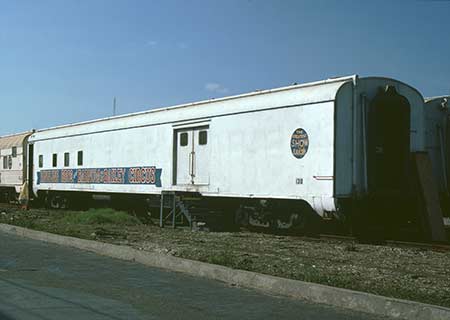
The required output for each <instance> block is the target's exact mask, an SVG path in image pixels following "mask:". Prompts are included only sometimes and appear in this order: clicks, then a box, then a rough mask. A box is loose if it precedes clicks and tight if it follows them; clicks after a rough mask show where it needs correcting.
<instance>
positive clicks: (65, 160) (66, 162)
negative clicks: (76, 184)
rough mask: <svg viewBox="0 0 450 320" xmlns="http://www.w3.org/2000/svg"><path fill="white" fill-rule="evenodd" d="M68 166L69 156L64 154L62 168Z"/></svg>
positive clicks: (66, 153)
mask: <svg viewBox="0 0 450 320" xmlns="http://www.w3.org/2000/svg"><path fill="white" fill-rule="evenodd" d="M69 165H70V154H69V153H68V152H65V153H64V167H68V166H69Z"/></svg>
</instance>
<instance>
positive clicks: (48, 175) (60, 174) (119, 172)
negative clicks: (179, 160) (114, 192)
mask: <svg viewBox="0 0 450 320" xmlns="http://www.w3.org/2000/svg"><path fill="white" fill-rule="evenodd" d="M161 173H162V169H157V168H156V167H120V168H82V169H51V170H41V171H38V172H37V184H41V183H79V184H81V183H86V184H88V183H90V184H148V185H155V186H156V187H161Z"/></svg>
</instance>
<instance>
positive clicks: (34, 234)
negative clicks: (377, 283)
mask: <svg viewBox="0 0 450 320" xmlns="http://www.w3.org/2000/svg"><path fill="white" fill-rule="evenodd" d="M0 232H5V233H9V234H13V235H18V236H22V237H26V238H30V239H34V240H40V241H45V242H49V243H54V244H58V245H63V246H69V247H74V248H78V249H82V250H87V251H91V252H95V253H98V254H101V255H105V256H109V257H113V258H117V259H122V260H130V261H136V262H139V263H142V264H144V265H147V266H151V267H157V268H162V269H167V270H171V271H177V272H182V273H187V274H190V275H193V276H200V277H205V278H209V279H213V280H219V281H223V282H226V283H230V284H235V285H238V286H242V287H247V288H253V289H258V290H261V291H264V292H267V293H270V294H276V295H282V296H288V297H292V298H297V299H303V300H308V301H311V302H315V303H323V304H328V305H332V306H335V307H339V308H346V309H351V310H355V311H362V312H367V313H372V314H376V315H381V316H388V317H393V318H397V319H424V320H432V319H433V320H434V319H435V320H448V319H450V309H448V308H444V307H439V306H434V305H429V304H423V303H418V302H412V301H408V300H401V299H394V298H388V297H383V296H378V295H374V294H370V293H364V292H358V291H352V290H347V289H340V288H335V287H329V286H325V285H320V284H314V283H308V282H303V281H298V280H290V279H284V278H279V277H274V276H269V275H264V274H259V273H255V272H250V271H243V270H235V269H231V268H227V267H223V266H219V265H213V264H209V263H204V262H199V261H193V260H188V259H182V258H177V257H172V256H168V255H164V254H158V253H152V252H146V251H140V250H136V249H133V248H130V247H126V246H120V245H114V244H109V243H103V242H98V241H92V240H84V239H78V238H73V237H66V236H60V235H56V234H52V233H47V232H42V231H35V230H29V229H26V228H21V227H17V226H13V225H8V224H0Z"/></svg>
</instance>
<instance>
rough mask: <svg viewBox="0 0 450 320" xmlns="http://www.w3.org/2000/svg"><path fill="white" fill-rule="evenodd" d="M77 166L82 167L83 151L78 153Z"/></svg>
mask: <svg viewBox="0 0 450 320" xmlns="http://www.w3.org/2000/svg"><path fill="white" fill-rule="evenodd" d="M77 162H78V165H79V166H82V165H83V151H78V161H77Z"/></svg>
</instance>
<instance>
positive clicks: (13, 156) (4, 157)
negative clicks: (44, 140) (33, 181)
mask: <svg viewBox="0 0 450 320" xmlns="http://www.w3.org/2000/svg"><path fill="white" fill-rule="evenodd" d="M31 133H32V132H23V133H18V134H13V135H8V136H3V137H0V198H1V200H2V201H12V200H15V199H16V198H17V196H18V195H19V193H20V192H21V190H22V186H23V184H24V183H25V181H26V179H27V165H26V164H27V142H28V137H29V136H30V135H31Z"/></svg>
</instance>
